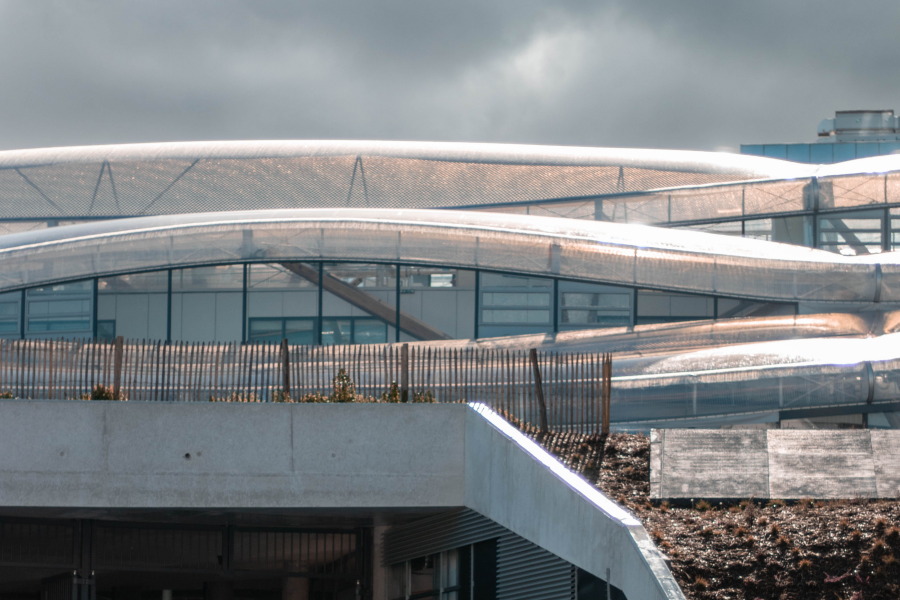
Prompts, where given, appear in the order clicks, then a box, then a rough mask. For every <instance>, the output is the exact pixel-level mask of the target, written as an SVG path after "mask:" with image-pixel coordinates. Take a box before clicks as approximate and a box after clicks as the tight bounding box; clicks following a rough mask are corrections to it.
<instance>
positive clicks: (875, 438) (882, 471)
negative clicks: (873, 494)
mask: <svg viewBox="0 0 900 600" xmlns="http://www.w3.org/2000/svg"><path fill="white" fill-rule="evenodd" d="M869 435H870V436H871V438H872V458H873V460H874V462H875V485H876V487H877V489H878V497H879V498H900V431H896V430H882V429H873V430H871V432H870V434H869Z"/></svg>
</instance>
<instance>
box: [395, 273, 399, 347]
mask: <svg viewBox="0 0 900 600" xmlns="http://www.w3.org/2000/svg"><path fill="white" fill-rule="evenodd" d="M394 268H395V269H396V271H395V272H394V275H395V279H396V280H397V286H396V287H397V289H396V294H395V296H394V298H395V299H396V300H397V314H396V316H395V317H394V341H395V342H397V343H400V264H399V263H398V264H396V265H394Z"/></svg>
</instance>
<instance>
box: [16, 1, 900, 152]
mask: <svg viewBox="0 0 900 600" xmlns="http://www.w3.org/2000/svg"><path fill="white" fill-rule="evenodd" d="M898 34H900V2H898V1H897V0H859V1H857V2H847V1H846V0H820V1H812V0H790V1H785V0H758V1H754V0H751V1H744V2H732V1H722V0H719V1H713V0H680V1H672V0H620V1H609V2H596V1H587V0H584V1H576V0H573V1H571V2H565V1H558V2H546V1H543V2H542V1H537V0H496V1H488V0H481V1H470V0H454V1H452V2H446V1H444V2H432V1H422V0H406V1H394V0H362V1H357V2H342V1H340V0H322V1H317V0H306V1H305V0H258V1H256V2H250V1H238V0H215V1H213V0H190V1H185V0H152V1H151V0H147V1H144V2H128V1H125V0H108V1H100V0H55V1H54V0H0V56H2V58H0V114H2V125H0V149H14V148H34V147H43V146H68V145H82V144H106V143H126V142H149V141H178V140H232V139H388V140H447V141H479V142H514V143H532V144H563V145H588V146H628V147H648V148H688V149H698V150H713V149H717V148H725V147H730V148H737V147H738V146H739V145H740V144H741V143H758V142H777V141H786V142H799V141H813V140H814V138H815V130H816V125H817V124H818V122H819V121H820V120H821V119H823V118H826V117H829V116H832V114H833V112H834V111H835V110H836V109H838V110H842V109H858V108H893V109H900V76H898V75H900V41H898V40H900V35H898Z"/></svg>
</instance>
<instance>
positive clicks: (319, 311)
mask: <svg viewBox="0 0 900 600" xmlns="http://www.w3.org/2000/svg"><path fill="white" fill-rule="evenodd" d="M324 279H325V265H324V263H319V300H318V306H317V308H316V315H317V318H316V322H317V323H318V324H319V326H318V327H316V344H317V345H319V346H321V345H322V285H323V283H322V282H323V281H324Z"/></svg>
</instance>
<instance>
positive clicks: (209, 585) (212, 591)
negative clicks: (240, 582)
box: [203, 581, 234, 600]
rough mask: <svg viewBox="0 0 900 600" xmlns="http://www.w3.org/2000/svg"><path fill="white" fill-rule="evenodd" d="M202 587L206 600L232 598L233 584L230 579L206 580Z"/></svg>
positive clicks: (231, 599) (229, 599) (226, 599)
mask: <svg viewBox="0 0 900 600" xmlns="http://www.w3.org/2000/svg"><path fill="white" fill-rule="evenodd" d="M203 587H204V591H205V594H204V595H205V597H206V600H234V584H233V583H232V582H230V581H207V582H206V584H205V585H204V586H203Z"/></svg>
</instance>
